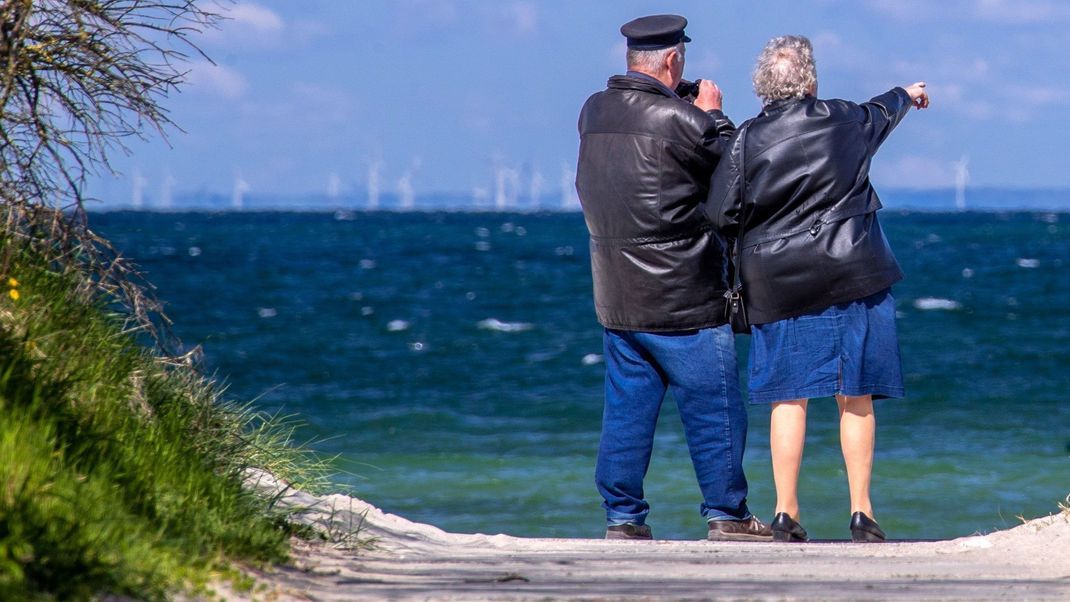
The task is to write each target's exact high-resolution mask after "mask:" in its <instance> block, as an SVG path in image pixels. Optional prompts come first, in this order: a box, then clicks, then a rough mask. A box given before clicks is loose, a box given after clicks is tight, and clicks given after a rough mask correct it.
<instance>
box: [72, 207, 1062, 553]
mask: <svg viewBox="0 0 1070 602" xmlns="http://www.w3.org/2000/svg"><path fill="white" fill-rule="evenodd" d="M881 219H882V223H883V224H884V228H885V231H886V233H887V235H888V237H889V239H890V240H891V242H892V244H893V247H894V248H895V251H896V254H897V256H898V258H899V260H900V263H901V264H902V265H903V268H904V270H905V272H906V274H907V277H906V279H905V280H904V281H903V282H902V283H900V284H898V285H896V287H895V289H894V292H895V295H896V301H897V307H898V313H899V332H900V341H901V347H902V353H903V362H904V363H903V370H904V373H905V377H906V384H907V388H908V391H907V394H908V397H906V398H905V399H898V400H885V401H880V402H878V404H877V419H878V441H877V453H876V463H875V467H874V475H873V499H874V504H875V511H876V515H877V518H878V520H879V521H880V522H881V525H882V527H884V529H885V530H886V531H887V532H888V533H889V534H890V536H892V537H895V538H948V537H956V536H962V535H968V534H971V533H975V532H987V531H991V530H993V529H1000V528H1005V527H1010V526H1014V525H1016V524H1019V523H1020V518H1021V517H1025V518H1030V517H1036V516H1041V515H1045V514H1049V513H1051V512H1054V511H1057V510H1058V503H1059V502H1062V501H1063V500H1064V499H1065V498H1066V496H1067V494H1068V493H1070V346H1068V344H1067V341H1068V339H1070V273H1068V272H1070V214H1066V213H1048V212H1007V213H996V212H990V213H982V212H976V213H975V212H966V213H919V212H913V213H911V212H895V211H890V210H884V211H882V212H881ZM90 224H91V225H92V226H93V227H94V228H95V229H96V230H98V231H100V232H101V233H103V234H104V235H105V236H107V237H109V238H110V239H111V240H112V241H113V242H114V243H115V245H116V246H117V247H118V248H119V249H121V250H122V252H123V253H124V254H125V255H126V256H128V257H130V258H133V259H134V260H135V261H136V262H137V263H138V264H139V265H140V266H141V267H142V268H143V269H144V270H145V271H146V272H147V274H148V277H149V279H150V280H151V282H153V283H154V284H155V285H156V287H157V289H158V290H157V293H158V295H159V297H160V298H162V299H163V300H164V301H165V302H166V304H167V312H168V314H169V315H170V317H171V318H172V319H173V320H174V322H175V332H176V334H177V335H178V336H179V337H180V338H181V339H182V340H183V342H184V343H185V344H186V345H187V346H193V345H196V344H200V345H202V346H203V349H204V369H205V370H206V371H207V372H209V373H211V374H215V375H217V376H218V377H219V378H220V379H221V380H223V381H224V382H225V383H226V385H227V395H228V396H229V397H231V398H233V399H236V400H246V401H251V402H252V403H253V404H254V406H255V407H257V408H260V409H263V410H265V411H270V412H280V413H282V414H292V415H295V416H297V417H299V418H300V419H301V420H302V421H303V422H304V423H305V426H304V427H303V428H302V429H301V430H300V431H299V437H300V438H302V439H304V440H309V441H312V442H313V446H314V447H315V448H316V449H318V450H319V451H321V452H322V453H323V454H325V455H327V456H336V457H337V459H336V461H335V462H334V467H335V468H336V470H337V472H336V473H335V475H334V480H335V482H336V483H337V487H338V489H339V490H342V491H346V492H350V493H352V494H354V495H356V496H359V497H361V498H363V499H366V500H368V501H369V502H371V503H373V504H375V505H377V506H379V507H381V508H382V509H383V510H385V511H387V512H392V513H396V514H400V515H402V516H405V517H407V518H410V519H412V520H416V521H421V522H427V523H431V524H434V525H437V526H439V527H441V528H443V529H446V530H449V531H458V532H483V533H508V534H512V535H520V536H545V537H600V536H601V535H602V533H603V530H604V522H603V518H604V517H603V512H602V509H601V507H600V501H601V500H600V498H599V497H598V494H597V492H596V491H595V488H594V484H593V471H594V455H595V449H596V447H597V443H598V433H599V427H600V424H599V422H600V417H601V410H602V372H603V364H602V363H601V362H602V358H601V352H602V343H601V329H600V327H599V325H598V324H597V322H596V321H595V317H594V311H593V307H592V301H591V278H590V267H589V263H588V262H589V256H588V251H587V233H586V228H585V227H584V223H583V218H582V216H581V215H580V214H578V213H494V212H468V213H465V212H359V211H358V212H343V213H338V214H335V213H331V212H323V213H299V212H262V213H249V212H235V213H197V212H191V213H149V212H110V213H95V214H92V216H91V220H90ZM737 343H738V347H739V352H740V354H741V355H740V357H741V358H745V357H746V347H747V339H746V337H739V338H738V341H737ZM744 363H745V362H744ZM810 407H811V410H810V418H809V426H808V430H807V447H806V454H805V458H804V461H803V468H802V471H803V472H802V484H801V490H800V497H801V503H802V513H803V514H802V518H803V522H804V524H805V525H806V527H807V529H808V530H809V531H810V533H811V535H812V536H814V537H818V538H844V537H846V536H847V534H848V531H847V523H848V519H849V504H848V495H847V482H846V476H845V473H844V468H843V461H842V457H841V455H840V451H839V443H838V427H837V417H836V407H835V403H834V402H833V401H832V400H831V399H822V400H817V401H814V402H812V403H811V406H810ZM768 411H769V410H768V408H767V407H759V406H755V407H752V408H750V409H749V415H750V434H749V440H748V449H747V455H746V469H747V474H748V477H749V480H750V496H749V502H750V505H751V508H752V510H754V511H755V512H756V513H757V514H759V516H761V517H763V518H765V519H766V520H768V519H770V518H771V515H772V510H773V505H774V501H775V500H774V494H773V487H772V476H771V469H770V462H769V451H768ZM647 497H648V499H649V500H650V502H651V505H652V512H651V515H650V517H649V522H650V524H651V525H652V526H653V529H654V534H655V535H656V536H657V537H659V538H670V539H698V538H701V537H704V535H705V526H704V524H703V523H702V521H701V520H700V518H699V515H698V506H699V503H700V498H699V491H698V487H697V485H696V484H695V479H694V473H693V470H692V467H691V465H690V460H689V457H688V454H687V451H686V445H685V442H684V438H683V433H682V429H681V426H680V421H679V417H678V416H677V414H676V410H675V407H674V405H673V403H671V400H670V401H669V402H668V403H666V404H665V406H664V409H663V413H662V417H661V422H660V424H659V426H658V434H657V440H656V443H655V451H654V459H653V462H652V465H651V467H650V474H649V477H648V481H647Z"/></svg>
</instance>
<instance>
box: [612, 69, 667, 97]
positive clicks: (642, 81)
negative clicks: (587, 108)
mask: <svg viewBox="0 0 1070 602" xmlns="http://www.w3.org/2000/svg"><path fill="white" fill-rule="evenodd" d="M606 86H607V87H609V88H613V89H617V90H638V91H640V92H650V93H653V94H660V95H661V96H667V97H669V98H679V97H678V96H677V95H676V93H675V92H673V91H672V90H670V89H669V88H667V87H666V86H665V84H662V83H661V82H659V81H658V80H656V79H654V78H652V77H649V76H645V77H639V76H635V75H630V74H629V75H614V76H613V77H611V78H609V81H608V82H606Z"/></svg>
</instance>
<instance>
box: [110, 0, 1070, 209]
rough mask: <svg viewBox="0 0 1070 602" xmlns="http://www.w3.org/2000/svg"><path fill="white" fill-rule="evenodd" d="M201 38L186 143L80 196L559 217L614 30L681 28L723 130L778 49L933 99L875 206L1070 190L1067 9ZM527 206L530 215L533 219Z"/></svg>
mask: <svg viewBox="0 0 1070 602" xmlns="http://www.w3.org/2000/svg"><path fill="white" fill-rule="evenodd" d="M226 8H228V10H227V13H228V16H229V19H228V20H227V21H225V22H224V23H223V25H222V27H221V29H220V30H219V31H214V32H210V33H207V34H205V35H204V36H202V37H201V38H200V42H201V45H202V47H203V49H204V50H205V52H206V53H207V54H208V55H209V56H210V57H212V59H213V60H214V61H215V63H216V64H215V65H214V66H213V65H211V64H209V63H207V62H204V61H196V62H194V64H193V65H192V71H191V73H190V76H189V82H188V85H187V86H186V87H185V88H184V89H183V91H182V92H181V93H180V94H177V95H174V96H172V97H171V98H169V99H167V100H166V101H165V104H166V106H167V107H169V108H170V110H171V117H172V118H173V119H174V120H175V122H176V123H178V124H179V125H180V126H181V127H182V128H183V129H184V130H185V131H184V132H181V131H177V130H176V131H172V132H171V134H170V145H168V144H165V143H163V142H161V141H159V140H154V141H151V142H148V143H141V142H135V143H132V144H131V150H132V154H131V155H129V156H122V155H117V156H116V157H115V161H114V166H115V167H116V168H117V169H118V170H119V171H120V172H121V175H120V176H118V177H112V176H101V177H99V178H94V179H93V180H92V182H91V186H90V189H89V192H90V193H92V194H94V195H95V196H98V197H100V198H103V199H105V200H106V201H109V202H116V201H118V202H129V201H130V199H131V198H132V195H134V194H135V192H134V191H135V189H136V190H137V191H138V192H137V193H136V194H139V195H140V196H141V198H142V199H143V201H144V202H145V203H146V204H154V203H159V202H160V200H161V199H166V198H167V197H168V196H172V195H179V194H183V193H190V192H212V193H218V194H225V195H229V194H231V191H232V190H233V189H234V188H235V187H236V186H239V187H241V188H242V189H243V190H245V191H247V194H270V195H294V196H298V195H305V194H328V193H329V194H331V195H339V196H346V197H348V196H362V195H365V194H366V191H367V190H368V186H369V179H370V180H372V186H373V187H377V188H378V189H379V190H380V191H381V192H382V194H384V195H386V194H397V193H399V192H400V193H401V194H403V195H404V194H406V193H407V192H408V191H411V194H412V195H414V196H415V197H416V198H417V199H419V197H420V196H422V195H431V194H433V193H436V192H453V193H459V194H471V195H472V196H473V198H482V199H486V198H488V197H489V198H493V197H494V196H495V195H496V194H500V191H501V190H505V191H506V192H507V194H509V195H512V196H513V197H516V198H518V199H529V198H539V199H541V202H542V203H553V202H555V201H554V199H561V198H562V190H563V186H564V187H565V188H567V187H568V184H567V183H568V181H569V179H570V177H571V176H570V173H569V171H570V170H571V169H573V168H574V163H575V157H576V149H577V144H578V141H577V135H576V129H575V124H576V116H577V113H578V112H579V109H580V106H581V105H582V104H583V101H584V100H585V99H586V97H587V96H588V95H589V94H591V93H592V92H595V91H597V90H599V89H601V88H602V87H604V84H605V80H606V78H607V77H608V76H610V75H612V74H614V73H619V72H622V71H623V70H624V58H623V57H624V43H623V38H621V36H620V33H619V27H620V25H621V24H622V23H624V22H625V21H628V20H630V19H632V18H634V17H637V16H641V15H644V14H654V13H665V12H671V13H677V14H682V15H684V16H686V17H687V18H688V20H689V21H690V24H689V26H688V28H687V32H688V35H689V36H690V37H691V38H692V39H693V42H692V43H691V44H690V45H689V48H688V56H687V66H686V69H685V77H687V78H689V79H694V78H707V79H713V80H715V81H717V83H718V84H719V85H720V86H721V88H722V89H723V90H724V92H725V109H726V112H727V113H728V114H729V116H731V117H732V118H733V119H735V120H736V121H737V122H741V121H743V120H744V119H746V118H748V117H752V116H753V115H755V114H756V113H757V112H758V110H759V104H758V102H757V100H756V99H755V98H754V95H753V92H752V89H751V85H750V71H751V68H752V66H753V63H754V58H755V57H756V55H757V53H758V52H759V50H760V49H761V48H762V46H763V45H764V43H765V42H766V41H767V40H768V39H769V38H770V37H772V36H775V35H781V34H787V33H792V34H803V35H806V36H809V37H810V38H811V40H813V41H814V44H815V54H816V59H817V64H818V79H819V85H820V90H819V95H820V96H825V97H840V98H847V99H851V100H858V101H860V100H865V99H868V98H869V97H871V96H873V95H876V94H878V93H881V92H883V91H885V90H887V89H889V88H891V87H892V86H895V85H900V84H907V83H911V82H914V81H917V80H925V81H926V82H928V84H929V91H930V93H931V96H932V108H931V109H929V110H928V111H922V112H912V113H911V115H910V116H909V117H908V118H907V120H906V121H905V122H904V123H903V125H901V126H900V128H899V130H897V131H896V133H895V134H894V135H893V136H892V138H891V139H890V140H889V142H888V143H887V144H886V145H885V146H884V147H883V149H882V151H881V153H880V154H879V155H878V157H877V159H876V161H875V164H874V172H873V179H874V181H875V183H876V184H877V185H878V186H879V187H880V186H896V187H917V188H931V187H947V186H952V185H953V184H954V178H955V162H956V161H959V160H960V159H961V158H962V157H964V156H965V157H968V160H969V174H970V175H969V177H970V185H971V186H1012V187H1070V159H1068V158H1067V157H1068V155H1067V153H1066V148H1065V147H1066V143H1065V142H1064V138H1065V137H1066V134H1067V133H1068V132H1070V123H1068V122H1070V110H1068V109H1070V60H1068V57H1070V52H1068V42H1070V39H1068V37H1067V31H1068V30H1070V2H1067V1H1061V0H944V1H940V2H936V1H930V0H895V1H894V2H892V1H888V0H872V1H870V0H811V1H805V0H773V1H755V0H720V1H711V0H706V1H702V2H689V1H680V2H652V1H638V0H615V1H613V2H580V1H576V0H572V1H560V0H545V1H542V0H466V1H462V0H395V1H390V2H386V1H383V2H380V1H372V0H300V1H297V0H256V1H253V2H246V1H238V2H236V3H233V4H230V5H226ZM522 202H523V201H522Z"/></svg>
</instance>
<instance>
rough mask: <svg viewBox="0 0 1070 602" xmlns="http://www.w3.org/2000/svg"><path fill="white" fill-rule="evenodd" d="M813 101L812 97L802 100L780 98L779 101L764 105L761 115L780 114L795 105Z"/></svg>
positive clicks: (805, 97)
mask: <svg viewBox="0 0 1070 602" xmlns="http://www.w3.org/2000/svg"><path fill="white" fill-rule="evenodd" d="M813 99H814V97H813V96H809V95H807V96H804V97H802V98H781V99H780V100H774V101H773V102H771V103H769V104H767V105H765V107H764V108H763V109H762V115H776V114H777V113H782V112H784V111H786V110H788V109H789V108H791V107H793V106H795V105H797V104H800V103H804V102H807V101H810V100H813Z"/></svg>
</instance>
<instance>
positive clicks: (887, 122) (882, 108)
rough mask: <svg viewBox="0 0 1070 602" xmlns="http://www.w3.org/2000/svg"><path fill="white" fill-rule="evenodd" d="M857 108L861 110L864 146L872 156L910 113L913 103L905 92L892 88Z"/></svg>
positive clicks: (901, 89)
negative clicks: (864, 138)
mask: <svg viewBox="0 0 1070 602" xmlns="http://www.w3.org/2000/svg"><path fill="white" fill-rule="evenodd" d="M859 106H860V108H861V109H862V127H863V129H864V130H865V136H866V145H867V146H868V147H869V152H870V154H871V155H872V154H873V153H876V152H877V149H878V148H880V145H881V144H882V143H883V142H884V140H885V139H886V138H888V134H891V133H892V130H894V129H895V126H897V125H899V122H900V121H902V120H903V117H906V114H907V113H908V112H910V107H911V106H913V103H911V102H910V95H909V94H907V91H906V90H904V89H903V88H892V89H891V90H889V91H888V92H885V93H884V94H881V95H880V96H875V97H873V98H872V99H870V101H869V102H865V103H862V104H861V105H859Z"/></svg>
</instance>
